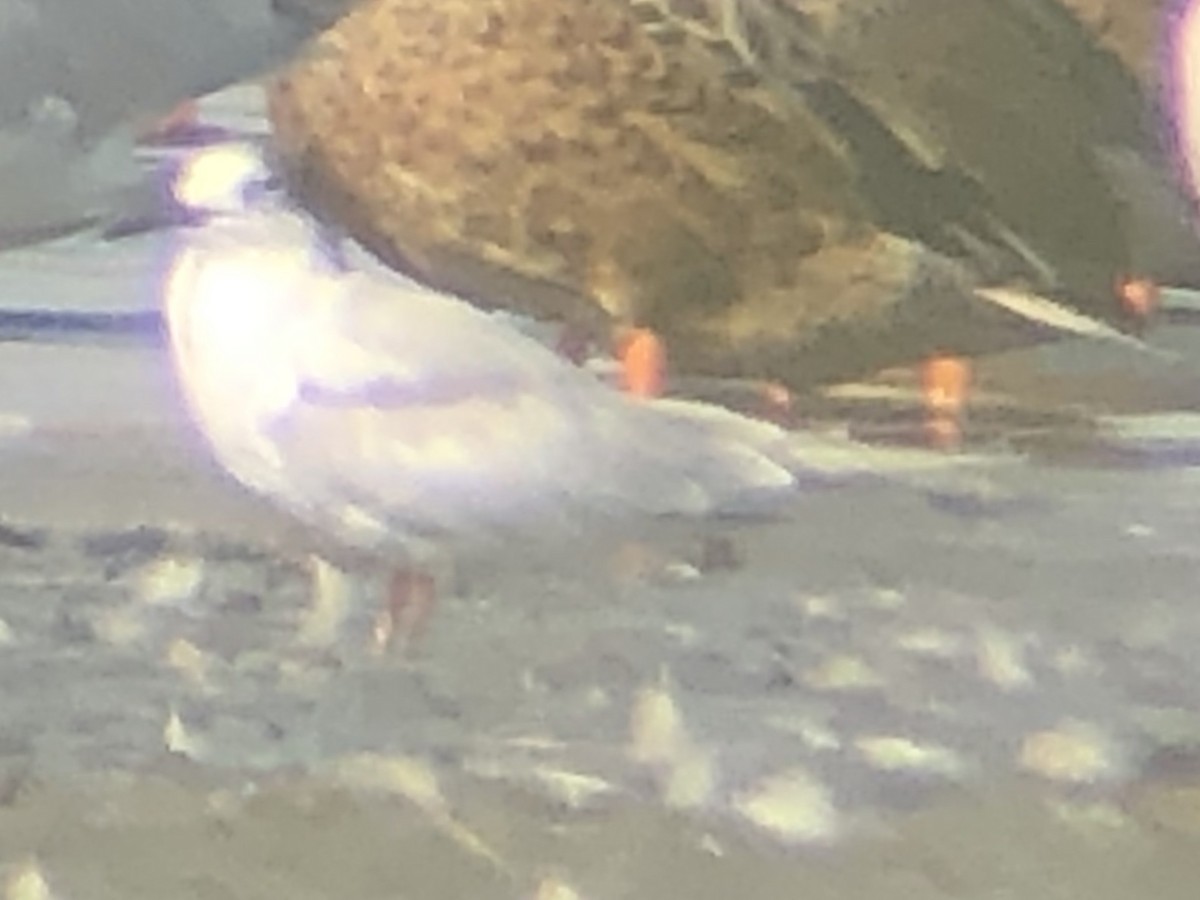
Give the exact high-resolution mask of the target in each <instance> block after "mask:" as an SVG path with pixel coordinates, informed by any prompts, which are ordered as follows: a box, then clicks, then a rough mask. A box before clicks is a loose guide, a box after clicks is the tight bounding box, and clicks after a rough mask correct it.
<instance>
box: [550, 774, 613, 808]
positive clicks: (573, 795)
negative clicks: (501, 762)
mask: <svg viewBox="0 0 1200 900" xmlns="http://www.w3.org/2000/svg"><path fill="white" fill-rule="evenodd" d="M533 775H534V777H535V778H536V779H537V780H538V781H539V782H540V783H541V784H542V785H543V786H544V787H545V788H546V790H547V791H548V793H549V794H550V795H551V796H552V797H553V798H554V799H555V800H557V801H558V802H559V803H562V804H563V805H564V806H566V807H567V808H569V809H585V808H587V807H589V806H592V805H594V803H595V802H596V801H597V800H598V799H600V798H601V797H606V796H608V795H610V794H613V793H615V792H616V788H615V787H614V786H613V784H612V782H609V781H605V780H604V779H603V778H596V777H595V776H593V775H582V774H580V773H578V772H568V771H566V770H563V769H552V768H549V767H544V766H538V767H536V768H534V770H533Z"/></svg>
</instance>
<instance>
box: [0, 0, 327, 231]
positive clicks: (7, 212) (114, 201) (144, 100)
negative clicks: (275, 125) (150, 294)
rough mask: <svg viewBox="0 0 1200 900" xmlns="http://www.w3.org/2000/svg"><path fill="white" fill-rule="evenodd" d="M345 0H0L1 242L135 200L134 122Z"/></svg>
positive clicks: (301, 31) (306, 31)
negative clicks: (146, 0)
mask: <svg viewBox="0 0 1200 900" xmlns="http://www.w3.org/2000/svg"><path fill="white" fill-rule="evenodd" d="M348 2H349V0H152V2H145V0H0V199H2V202H0V247H4V246H10V245H15V244H19V243H24V242H28V241H31V240H36V239H38V238H40V237H42V236H44V235H46V234H50V233H54V232H58V231H65V230H68V229H70V228H74V227H78V226H79V225H81V224H86V223H87V222H89V221H95V220H97V219H104V218H106V217H108V216H110V215H112V216H118V215H120V214H121V213H122V212H123V211H124V209H123V207H124V206H125V205H128V204H131V203H136V202H138V201H140V200H141V197H140V193H139V191H140V188H141V185H140V184H139V182H140V180H141V172H140V171H139V169H138V167H137V165H136V163H135V160H134V158H133V153H132V150H133V143H134V136H135V134H136V133H137V132H138V130H139V129H140V127H141V126H143V125H145V124H147V123H149V122H151V121H153V120H154V119H155V118H156V117H158V116H161V115H163V114H165V113H166V112H167V111H169V110H170V109H171V108H172V107H174V106H175V105H176V104H178V103H180V102H181V101H183V100H186V99H188V98H192V97H197V96H200V95H201V94H204V93H208V92H210V91H213V90H216V89H217V88H219V87H222V86H223V85H225V84H228V83H231V82H233V81H237V80H239V79H242V78H247V77H250V76H251V75H254V74H256V73H257V72H260V71H264V70H266V69H268V68H270V67H271V66H273V65H275V64H276V63H278V62H281V61H282V60H284V59H286V58H287V56H288V55H289V54H290V53H291V52H292V51H293V50H294V49H295V48H296V47H297V46H298V45H299V44H300V43H301V41H303V40H304V39H305V38H306V37H307V36H309V35H310V34H312V33H313V32H314V31H315V30H317V29H319V28H320V27H322V26H323V25H324V24H326V23H327V22H328V21H329V20H330V19H331V18H333V16H334V14H335V12H337V11H338V10H339V9H340V8H341V7H344V6H346V5H348Z"/></svg>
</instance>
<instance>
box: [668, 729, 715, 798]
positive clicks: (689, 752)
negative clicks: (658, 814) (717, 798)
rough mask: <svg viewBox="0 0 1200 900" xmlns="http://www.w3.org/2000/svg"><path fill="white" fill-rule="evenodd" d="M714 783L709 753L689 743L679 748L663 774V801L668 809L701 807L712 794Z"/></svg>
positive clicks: (713, 763)
mask: <svg viewBox="0 0 1200 900" xmlns="http://www.w3.org/2000/svg"><path fill="white" fill-rule="evenodd" d="M716 784H717V770H716V763H715V761H714V759H713V755H712V753H711V752H709V751H708V750H706V749H704V748H702V747H699V746H696V745H694V744H688V745H687V746H685V747H682V748H680V750H679V751H678V752H677V753H676V755H675V757H674V758H673V759H672V760H671V761H670V763H669V765H667V766H666V769H665V772H664V773H663V779H662V799H663V803H665V804H666V805H667V806H669V807H671V809H700V808H701V807H703V806H705V805H706V804H707V803H708V801H709V799H710V798H711V797H712V795H713V791H714V790H715V788H716Z"/></svg>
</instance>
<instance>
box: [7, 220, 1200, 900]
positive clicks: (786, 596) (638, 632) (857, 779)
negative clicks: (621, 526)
mask: <svg viewBox="0 0 1200 900" xmlns="http://www.w3.org/2000/svg"><path fill="white" fill-rule="evenodd" d="M164 240H166V239H165V238H163V237H162V236H161V235H149V236H147V237H145V238H142V239H138V241H135V242H133V243H127V244H124V245H122V246H123V248H124V249H122V250H121V251H120V252H117V251H115V250H113V249H112V248H111V247H109V246H106V245H103V244H100V243H97V242H95V241H94V240H90V241H89V240H88V239H86V238H77V239H74V241H73V242H60V243H59V244H55V245H51V246H48V247H43V248H37V249H34V250H29V251H22V252H21V253H20V254H18V255H15V256H8V257H6V258H5V259H4V260H2V261H0V263H2V264H0V288H2V289H3V296H4V297H5V303H6V304H7V305H9V306H22V304H23V303H24V302H25V301H24V299H23V298H28V299H29V301H30V303H31V306H32V307H36V308H39V309H40V308H48V307H58V308H61V309H76V308H87V309H92V310H95V309H97V308H103V309H106V310H109V311H117V312H121V311H129V310H141V309H145V308H148V307H147V305H148V304H149V303H151V302H152V300H153V296H154V292H153V285H154V278H155V277H156V273H157V272H158V271H160V269H159V268H157V267H158V266H159V265H160V263H159V261H160V260H161V258H162V253H163V252H164V249H165V246H164V244H163V241H164ZM1154 340H1155V343H1156V344H1159V345H1160V346H1163V347H1167V348H1170V349H1172V350H1174V351H1176V354H1177V355H1176V357H1175V358H1174V359H1173V360H1169V361H1168V360H1164V359H1162V358H1159V357H1154V356H1150V355H1144V356H1143V355H1137V354H1135V355H1132V356H1131V355H1130V354H1128V353H1126V352H1124V351H1116V350H1114V349H1113V348H1103V347H1096V346H1094V345H1092V346H1088V345H1082V344H1070V345H1062V346H1059V347H1055V348H1050V349H1043V350H1038V351H1035V352H1032V353H1025V354H1016V355H1013V356H1010V357H1007V358H1005V359H1002V360H997V361H993V362H992V363H990V364H989V365H988V366H987V367H986V369H985V371H984V372H983V373H982V374H981V383H982V384H983V386H984V387H986V388H988V389H989V391H990V392H991V394H992V396H993V397H995V396H997V395H1004V396H1005V397H1007V398H1009V399H1007V400H1005V402H1003V403H994V404H992V403H990V401H988V400H987V399H986V398H984V399H983V400H981V401H980V405H979V406H978V407H977V409H976V412H975V414H974V417H973V419H972V423H973V426H972V431H971V432H970V436H971V440H970V442H969V444H968V448H967V451H966V452H964V453H961V454H949V455H941V456H939V455H936V454H932V453H922V454H919V455H918V456H919V460H920V462H919V464H914V462H913V457H912V456H911V455H910V454H909V453H908V451H904V450H901V449H897V450H896V451H895V453H894V455H886V454H885V455H882V456H878V457H875V460H876V462H878V464H879V467H878V471H877V472H875V473H874V474H872V475H871V476H869V477H862V476H860V477H855V478H849V477H847V478H839V479H834V480H832V481H825V482H823V483H813V484H809V485H806V486H805V487H804V489H803V490H801V491H799V492H797V495H796V497H795V498H794V501H793V502H792V503H790V504H789V505H788V507H787V508H786V509H784V510H783V511H782V512H781V514H780V515H779V516H778V517H775V518H773V519H771V520H766V521H756V522H723V523H707V524H705V525H702V526H697V527H695V528H694V529H689V530H685V532H684V533H679V531H678V530H676V531H675V532H674V533H672V534H670V535H665V536H664V539H663V540H662V541H661V542H650V543H639V544H636V545H634V544H631V545H630V546H629V547H628V548H626V549H625V550H624V551H623V552H621V553H619V554H617V555H613V556H610V555H607V554H599V553H596V552H593V551H592V550H591V549H590V548H589V547H588V546H587V545H586V544H581V545H580V547H579V550H578V553H577V554H576V555H575V556H574V557H573V558H570V559H563V560H561V561H560V562H559V563H557V564H555V565H542V564H539V565H537V566H532V565H530V563H529V561H528V559H527V558H525V556H523V553H522V548H521V547H519V546H514V547H513V548H512V553H511V555H510V557H509V558H506V559H503V560H499V561H496V562H495V563H494V564H489V565H488V566H486V567H483V566H475V567H472V568H469V569H460V570H458V571H450V572H446V573H443V574H444V576H445V577H444V578H443V587H444V592H443V597H442V602H441V605H440V608H439V610H438V613H437V616H436V618H435V620H434V622H433V624H432V626H431V628H430V630H429V632H428V633H427V634H426V635H425V637H424V639H423V640H422V641H421V642H420V644H419V645H418V647H417V648H416V649H415V651H414V652H413V653H412V654H411V655H409V656H408V657H402V656H396V655H387V654H379V653H376V652H374V651H373V649H372V646H371V640H370V635H371V624H372V617H373V614H374V611H375V609H376V603H375V598H376V597H377V596H378V587H379V585H378V584H377V579H374V578H373V577H371V576H370V573H364V574H363V577H362V578H360V579H358V580H357V582H356V583H354V584H344V583H342V582H340V581H339V582H331V583H329V584H327V587H326V590H325V592H324V594H323V595H322V596H323V597H324V600H323V601H322V602H321V603H316V602H315V601H314V591H313V586H312V582H311V578H310V570H309V567H308V563H307V561H306V557H305V554H304V552H303V550H304V549H305V546H306V545H305V544H304V543H303V541H302V539H301V536H299V535H297V534H296V532H295V531H294V529H293V528H291V527H290V525H289V523H287V522H285V521H283V520H282V519H281V518H280V517H279V516H278V515H276V514H275V513H274V512H273V511H271V510H269V509H266V508H264V507H263V506H262V505H261V504H259V503H257V502H255V501H253V500H251V499H250V498H248V497H247V496H246V495H245V494H244V493H243V492H242V491H241V490H240V489H238V488H237V486H236V485H233V484H232V483H230V481H229V480H228V479H227V478H226V477H225V476H223V475H222V474H221V473H220V472H218V471H216V470H215V468H214V467H213V465H212V464H211V462H210V461H209V460H208V458H207V456H206V454H205V452H204V449H203V446H202V443H201V442H200V439H199V437H198V436H197V435H196V434H195V433H194V432H193V431H192V429H191V427H190V425H189V424H188V422H187V420H186V417H185V416H184V414H183V412H182V409H181V406H180V403H179V400H178V397H177V395H176V391H175V386H174V382H173V380H172V377H171V374H170V371H169V366H168V365H167V360H166V359H165V357H164V355H163V352H162V350H161V348H160V347H158V346H156V345H155V344H154V343H153V342H152V341H148V340H135V339H122V338H118V337H112V336H105V335H95V334H92V335H86V336H80V335H76V336H74V337H71V338H70V339H65V338H63V339H59V340H58V341H57V342H56V343H49V342H47V341H46V340H44V339H42V340H24V341H10V342H5V343H0V683H2V684H3V685H4V690H3V691H0V866H3V867H4V875H5V877H7V879H8V881H7V896H8V897H11V898H40V897H44V896H46V895H45V893H44V892H45V891H47V890H48V891H50V892H51V894H52V895H53V896H59V897H69V898H76V900H86V898H103V897H122V898H137V897H155V898H160V897H168V896H170V897H174V896H180V897H191V896H194V897H205V898H208V897H214V898H215V897H259V896H261V897H279V896H292V897H307V896H313V897H317V896H320V897H326V896H362V897H374V896H402V897H422V898H425V897H454V898H460V897H500V898H503V897H538V898H542V900H548V898H568V897H573V896H582V897H588V898H617V897H621V898H625V897H657V896H686V897H728V896H731V895H733V894H735V893H736V894H737V895H740V896H745V897H787V896H796V895H802V896H806V897H809V896H811V897H818V898H819V897H863V898H871V897H880V898H884V897H886V898H897V897H905V898H907V897H913V898H940V897H956V898H974V897H979V898H984V897H987V898H1000V897H1014V898H1015V897H1019V898H1043V897H1044V898H1073V897H1079V896H1092V897H1097V898H1101V897H1113V898H1117V897H1120V898H1125V897H1129V896H1146V897H1155V898H1170V897H1176V896H1178V897H1185V896H1186V897H1191V896H1193V895H1194V893H1195V888H1194V885H1195V884H1196V880H1197V877H1198V876H1200V862H1198V861H1197V859H1196V856H1195V853H1194V848H1195V847H1196V846H1197V844H1196V841H1197V840H1198V839H1200V661H1198V660H1197V659H1196V655H1195V652H1194V648H1195V647H1196V646H1197V644H1198V643H1200V618H1198V617H1197V614H1196V584H1197V575H1198V574H1200V554H1198V552H1197V548H1196V545H1195V534H1196V531H1197V525H1198V524H1200V500H1197V495H1196V490H1195V487H1196V483H1197V474H1196V469H1195V466H1196V465H1197V464H1198V463H1200V418H1198V417H1197V416H1196V415H1195V414H1194V413H1193V412H1191V411H1190V410H1191V409H1192V407H1193V406H1194V403H1195V397H1196V396H1197V392H1196V390H1195V387H1196V374H1197V373H1196V369H1195V366H1193V365H1192V364H1191V362H1190V360H1191V359H1193V358H1195V354H1194V353H1193V352H1192V349H1191V348H1194V347H1195V346H1196V333H1195V332H1194V331H1191V330H1187V329H1175V330H1172V331H1170V332H1166V333H1163V334H1158V335H1155V336H1154ZM878 388H879V385H875V386H873V390H875V391H876V395H877V394H878ZM847 393H853V392H842V396H843V399H842V400H838V401H825V402H822V403H821V404H817V405H815V406H813V407H812V408H811V409H808V412H809V413H810V418H809V422H810V424H812V423H813V422H815V421H817V420H818V419H820V420H822V421H828V420H836V421H838V422H840V423H841V424H842V425H844V426H846V427H849V429H850V430H851V431H853V432H854V433H857V434H862V435H864V436H871V437H873V438H875V439H880V438H882V437H889V438H892V439H895V438H896V436H897V435H903V434H904V433H905V432H906V430H912V425H913V421H914V420H913V419H912V418H911V416H910V415H908V414H907V413H906V412H905V411H904V409H903V405H902V404H898V403H897V401H896V399H895V397H894V396H889V397H887V398H885V399H884V400H865V399H864V396H866V394H865V392H864V391H863V390H859V391H858V392H857V394H856V395H855V399H853V400H851V399H845V397H846V395H847ZM1014 398H1015V399H1014ZM713 536H719V537H722V538H725V539H728V540H730V541H731V542H732V545H733V547H734V549H735V551H736V556H737V557H738V560H737V562H738V564H737V565H735V566H733V567H732V568H724V569H704V568H702V567H698V566H697V565H696V564H695V563H696V561H697V548H698V547H699V546H700V545H701V543H702V539H704V538H706V537H710V538H711V537H713ZM343 590H344V591H345V592H346V593H345V594H344V595H343V594H342V593H340V592H341V591H343Z"/></svg>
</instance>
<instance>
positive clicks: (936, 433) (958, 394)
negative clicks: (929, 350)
mask: <svg viewBox="0 0 1200 900" xmlns="http://www.w3.org/2000/svg"><path fill="white" fill-rule="evenodd" d="M970 390H971V363H970V362H969V361H967V360H966V359H963V358H962V357H959V356H933V357H930V358H929V359H928V360H926V361H925V364H924V366H923V367H922V369H921V397H922V400H923V402H924V405H925V433H926V435H927V436H928V437H929V440H930V443H931V444H933V446H935V447H938V448H940V449H952V448H954V447H957V446H959V444H961V443H962V420H963V414H964V413H965V412H966V406H967V398H968V395H969V394H970Z"/></svg>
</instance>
